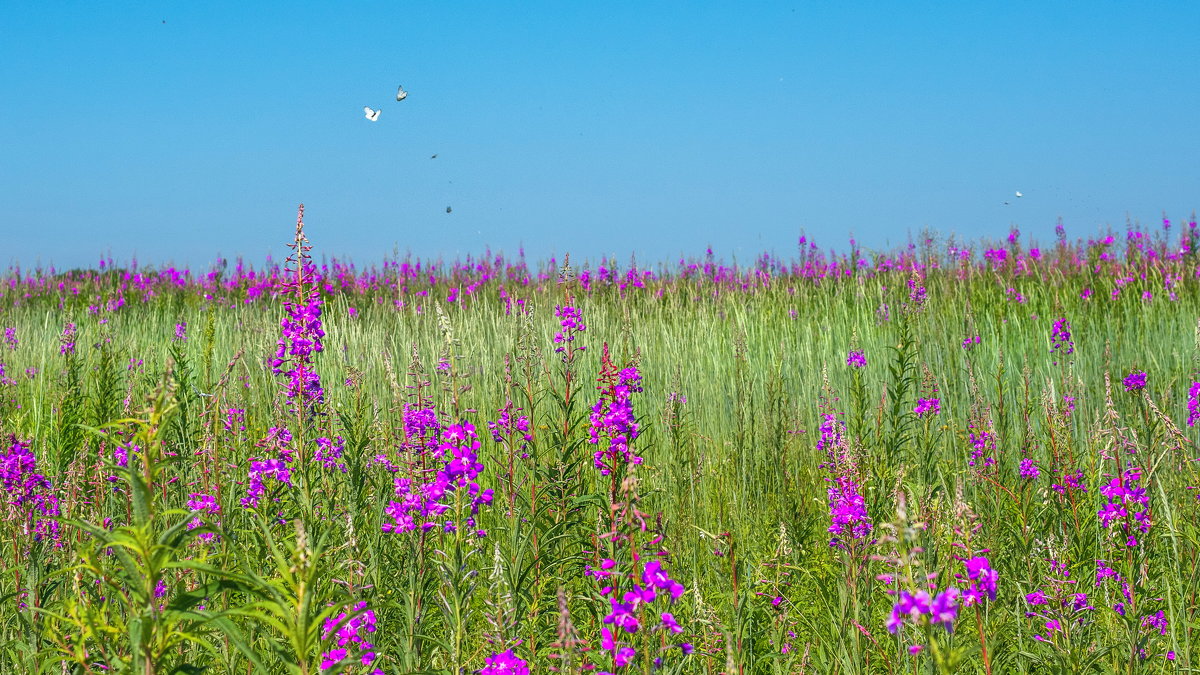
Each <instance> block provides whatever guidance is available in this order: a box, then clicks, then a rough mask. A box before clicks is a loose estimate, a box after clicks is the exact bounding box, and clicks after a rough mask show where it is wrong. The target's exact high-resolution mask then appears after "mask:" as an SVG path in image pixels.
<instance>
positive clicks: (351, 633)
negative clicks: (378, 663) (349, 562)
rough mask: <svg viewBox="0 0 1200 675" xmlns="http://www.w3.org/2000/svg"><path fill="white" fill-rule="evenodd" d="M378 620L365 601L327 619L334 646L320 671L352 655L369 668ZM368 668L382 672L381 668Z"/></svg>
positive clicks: (325, 631)
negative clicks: (347, 611) (371, 635)
mask: <svg viewBox="0 0 1200 675" xmlns="http://www.w3.org/2000/svg"><path fill="white" fill-rule="evenodd" d="M375 624H376V619H375V612H373V611H371V610H369V609H367V603H366V602H359V603H358V604H356V605H354V607H353V609H352V611H351V612H350V613H349V614H347V613H346V612H341V613H339V614H338V615H337V618H332V617H331V618H328V619H325V623H324V624H323V625H322V626H321V639H322V640H323V641H326V642H328V643H330V647H331V649H329V650H328V651H326V652H323V653H322V654H321V671H322V672H327V671H333V670H335V669H337V668H339V667H341V665H342V663H343V662H344V661H346V660H349V659H353V660H354V661H356V662H358V663H359V664H361V665H362V666H364V667H367V668H370V667H371V664H372V663H374V661H375V659H376V657H377V654H376V653H375V646H374V645H373V644H371V642H370V641H369V639H370V634H371V633H374V632H375ZM368 672H369V673H370V675H383V671H382V670H380V669H379V668H373V669H372V670H370V671H368ZM526 672H528V671H526Z"/></svg>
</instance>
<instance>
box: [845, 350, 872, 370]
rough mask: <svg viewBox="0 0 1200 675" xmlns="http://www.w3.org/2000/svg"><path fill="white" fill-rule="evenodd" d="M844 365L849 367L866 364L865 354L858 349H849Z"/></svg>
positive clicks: (860, 366) (858, 366)
mask: <svg viewBox="0 0 1200 675" xmlns="http://www.w3.org/2000/svg"><path fill="white" fill-rule="evenodd" d="M846 365H848V366H850V367H851V368H863V367H866V365H867V356H866V354H864V353H863V352H862V350H859V349H851V350H850V355H849V356H847V357H846Z"/></svg>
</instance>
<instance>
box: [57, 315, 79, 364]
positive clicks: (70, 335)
mask: <svg viewBox="0 0 1200 675" xmlns="http://www.w3.org/2000/svg"><path fill="white" fill-rule="evenodd" d="M58 341H59V347H58V353H59V354H62V355H64V356H65V355H67V354H74V353H75V324H73V323H68V324H67V325H65V326H63V331H62V335H61V336H60V337H59V338H58Z"/></svg>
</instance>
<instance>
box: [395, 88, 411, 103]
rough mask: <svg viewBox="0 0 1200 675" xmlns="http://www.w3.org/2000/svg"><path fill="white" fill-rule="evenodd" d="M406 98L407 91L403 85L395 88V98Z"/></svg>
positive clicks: (401, 99) (398, 99)
mask: <svg viewBox="0 0 1200 675" xmlns="http://www.w3.org/2000/svg"><path fill="white" fill-rule="evenodd" d="M406 98H408V92H407V91H404V87H403V86H401V87H400V88H399V89H397V90H396V100H397V101H403V100H404V99H406Z"/></svg>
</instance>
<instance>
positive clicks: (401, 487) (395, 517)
mask: <svg viewBox="0 0 1200 675" xmlns="http://www.w3.org/2000/svg"><path fill="white" fill-rule="evenodd" d="M405 426H406V431H407V433H409V435H408V440H407V441H406V445H407V446H408V449H410V450H411V451H412V452H414V453H416V454H417V455H418V456H419V457H422V458H423V459H422V460H420V461H422V462H423V463H424V464H426V466H427V468H425V469H417V468H414V469H413V470H412V471H411V472H410V473H406V474H402V475H398V476H397V477H396V478H395V479H394V484H395V494H396V496H397V497H399V498H400V499H399V501H390V502H388V505H387V507H385V508H384V510H383V512H384V515H386V516H387V517H388V518H389V519H390V522H385V523H384V524H383V525H382V528H381V529H382V530H383V531H384V532H392V533H397V532H398V533H403V532H412V531H414V530H417V529H420V530H421V531H426V532H427V531H429V530H432V529H435V528H440V529H441V530H442V531H443V532H453V531H455V530H456V529H457V527H458V524H456V523H455V522H454V521H452V520H450V521H441V517H442V516H443V515H444V514H445V513H446V512H447V511H449V510H450V502H451V501H452V500H453V499H454V498H455V495H457V494H462V495H465V497H464V499H465V502H466V507H467V508H468V509H469V512H468V514H467V515H466V518H465V519H464V521H463V522H462V525H464V526H466V527H467V528H474V527H475V520H474V519H475V516H477V515H478V514H479V509H480V508H481V507H482V506H483V505H485V504H490V503H492V497H493V492H492V490H491V489H490V488H489V489H486V490H484V489H481V488H480V486H479V483H477V482H476V478H477V477H478V476H479V474H480V473H481V472H482V471H483V464H481V463H480V462H479V456H478V454H477V453H478V452H479V448H480V444H479V439H478V436H477V435H476V433H475V425H473V424H471V423H469V422H463V423H462V424H451V425H449V426H446V427H445V428H443V427H441V425H440V424H439V423H438V422H437V417H436V415H434V414H433V411H432V410H431V409H417V408H409V409H408V410H406V415H405ZM475 534H476V536H478V537H482V536H484V534H485V533H484V531H483V530H476V532H475Z"/></svg>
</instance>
